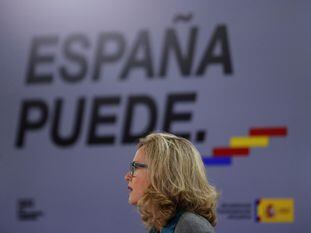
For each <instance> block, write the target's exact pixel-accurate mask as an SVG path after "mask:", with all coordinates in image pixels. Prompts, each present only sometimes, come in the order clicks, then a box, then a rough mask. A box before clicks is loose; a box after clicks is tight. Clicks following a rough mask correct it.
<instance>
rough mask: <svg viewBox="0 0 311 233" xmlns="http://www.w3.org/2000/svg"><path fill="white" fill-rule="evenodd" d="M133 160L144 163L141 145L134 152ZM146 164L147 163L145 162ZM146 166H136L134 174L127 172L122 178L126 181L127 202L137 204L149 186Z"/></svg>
mask: <svg viewBox="0 0 311 233" xmlns="http://www.w3.org/2000/svg"><path fill="white" fill-rule="evenodd" d="M133 162H137V163H140V164H146V159H145V153H144V150H143V147H141V148H139V149H138V150H137V151H136V154H135V156H134V158H133ZM146 165H148V164H146ZM147 173H148V168H146V167H145V168H143V167H137V168H136V169H135V172H134V175H131V174H130V172H128V173H127V174H126V175H125V177H124V179H125V180H126V181H127V182H128V189H129V191H130V193H129V203H130V204H132V205H137V202H138V201H139V199H140V198H141V197H142V196H143V195H144V193H145V191H146V189H147V188H148V187H149V184H150V182H149V179H148V174H147Z"/></svg>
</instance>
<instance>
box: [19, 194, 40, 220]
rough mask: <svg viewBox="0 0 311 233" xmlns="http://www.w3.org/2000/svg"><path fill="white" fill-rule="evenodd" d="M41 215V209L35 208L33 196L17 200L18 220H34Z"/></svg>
mask: <svg viewBox="0 0 311 233" xmlns="http://www.w3.org/2000/svg"><path fill="white" fill-rule="evenodd" d="M42 216H43V212H42V211H40V210H35V201H34V199H33V198H20V199H18V200H17V218H18V219H19V220H20V221H34V220H37V219H38V218H40V217H42Z"/></svg>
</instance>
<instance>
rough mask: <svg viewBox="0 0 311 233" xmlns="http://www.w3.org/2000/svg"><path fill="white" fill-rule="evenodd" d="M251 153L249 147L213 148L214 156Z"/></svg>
mask: <svg viewBox="0 0 311 233" xmlns="http://www.w3.org/2000/svg"><path fill="white" fill-rule="evenodd" d="M248 154H249V148H244V147H243V148H227V147H218V148H215V149H214V150H213V156H215V157H217V156H230V157H231V156H247V155H248Z"/></svg>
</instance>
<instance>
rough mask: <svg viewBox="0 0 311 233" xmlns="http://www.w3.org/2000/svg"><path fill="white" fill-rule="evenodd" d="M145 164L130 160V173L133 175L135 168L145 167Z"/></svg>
mask: <svg viewBox="0 0 311 233" xmlns="http://www.w3.org/2000/svg"><path fill="white" fill-rule="evenodd" d="M147 167H148V166H147V164H143V163H137V162H134V161H133V162H130V175H131V176H134V174H135V170H136V169H137V168H147Z"/></svg>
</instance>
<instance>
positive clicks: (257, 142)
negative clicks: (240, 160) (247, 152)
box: [230, 136, 269, 148]
mask: <svg viewBox="0 0 311 233" xmlns="http://www.w3.org/2000/svg"><path fill="white" fill-rule="evenodd" d="M268 145H269V137H261V136H258V137H233V138H231V139H230V147H234V148H236V147H267V146H268Z"/></svg>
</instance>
